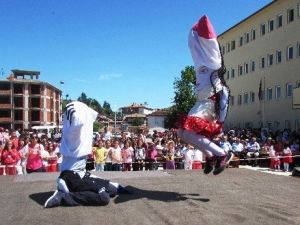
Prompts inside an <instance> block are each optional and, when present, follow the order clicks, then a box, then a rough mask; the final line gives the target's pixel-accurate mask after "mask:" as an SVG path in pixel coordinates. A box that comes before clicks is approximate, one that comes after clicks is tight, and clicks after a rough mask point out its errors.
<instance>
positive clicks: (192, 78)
mask: <svg viewBox="0 0 300 225" xmlns="http://www.w3.org/2000/svg"><path fill="white" fill-rule="evenodd" d="M195 83H196V73H195V70H194V67H193V66H187V67H185V69H184V70H182V71H181V76H180V79H179V78H175V81H174V83H173V86H174V93H175V97H174V101H173V103H174V105H173V106H171V107H170V108H169V110H168V116H167V120H166V126H167V127H168V128H172V127H175V124H176V122H177V121H178V119H179V117H180V116H181V115H183V114H185V115H186V114H187V113H188V112H189V111H190V109H191V108H192V107H193V105H194V104H195V102H196V95H195V93H194V85H195Z"/></svg>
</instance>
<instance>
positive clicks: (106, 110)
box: [103, 101, 115, 118]
mask: <svg viewBox="0 0 300 225" xmlns="http://www.w3.org/2000/svg"><path fill="white" fill-rule="evenodd" d="M103 113H104V114H105V115H106V116H108V117H109V118H114V115H115V114H114V113H113V111H112V109H111V108H110V104H109V103H108V102H107V101H104V103H103Z"/></svg>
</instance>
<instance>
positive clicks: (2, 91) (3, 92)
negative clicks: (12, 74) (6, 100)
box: [0, 90, 10, 95]
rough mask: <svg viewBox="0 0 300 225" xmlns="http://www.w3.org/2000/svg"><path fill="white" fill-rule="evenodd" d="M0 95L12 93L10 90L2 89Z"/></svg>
mask: <svg viewBox="0 0 300 225" xmlns="http://www.w3.org/2000/svg"><path fill="white" fill-rule="evenodd" d="M0 95H10V90H0Z"/></svg>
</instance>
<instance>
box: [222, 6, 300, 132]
mask: <svg viewBox="0 0 300 225" xmlns="http://www.w3.org/2000/svg"><path fill="white" fill-rule="evenodd" d="M218 40H219V42H220V45H221V51H222V53H223V55H224V60H225V65H226V68H227V73H226V74H225V80H226V82H227V84H228V86H229V87H230V89H231V97H230V106H229V110H228V116H227V119H226V123H225V126H226V128H233V127H240V128H245V127H252V128H259V127H269V128H271V129H272V130H277V129H281V130H282V129H284V128H289V129H291V130H298V129H300V102H299V100H300V97H299V96H300V0H277V1H272V2H271V3H269V4H268V5H266V6H265V7H263V8H261V9H260V10H258V11H257V12H255V13H253V14H252V15H250V16H249V17H247V18H245V19H244V20H242V21H241V22H239V23H238V24H236V25H234V26H233V27H231V28H229V29H228V30H226V31H225V32H223V33H222V34H220V35H219V37H218ZM297 108H298V109H297Z"/></svg>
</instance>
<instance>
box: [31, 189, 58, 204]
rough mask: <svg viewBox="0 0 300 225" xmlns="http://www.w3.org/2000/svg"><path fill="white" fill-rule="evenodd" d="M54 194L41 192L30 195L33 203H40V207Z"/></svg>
mask: <svg viewBox="0 0 300 225" xmlns="http://www.w3.org/2000/svg"><path fill="white" fill-rule="evenodd" d="M52 194H53V191H48V192H40V193H34V194H31V195H29V198H31V199H32V200H33V201H35V202H36V203H38V204H39V205H44V204H45V202H46V201H47V199H48V198H49V197H50V196H51V195H52Z"/></svg>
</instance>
